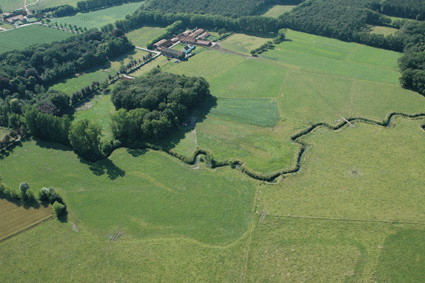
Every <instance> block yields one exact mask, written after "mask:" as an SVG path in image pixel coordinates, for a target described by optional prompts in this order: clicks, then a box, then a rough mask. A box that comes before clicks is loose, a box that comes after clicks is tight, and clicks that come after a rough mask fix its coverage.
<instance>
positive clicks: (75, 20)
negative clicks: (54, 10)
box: [51, 2, 143, 29]
mask: <svg viewBox="0 0 425 283" xmlns="http://www.w3.org/2000/svg"><path fill="white" fill-rule="evenodd" d="M142 4H143V2H138V3H129V4H123V5H120V6H115V7H111V8H107V9H103V10H98V11H94V12H88V13H78V14H77V15H75V16H71V17H63V18H57V19H52V22H51V24H53V25H54V24H55V22H57V23H58V24H65V23H66V24H68V25H72V26H74V25H76V26H77V27H82V28H88V29H90V28H101V27H103V26H105V25H107V24H113V23H115V22H116V21H117V20H121V19H123V18H124V17H125V16H126V15H129V14H132V13H133V12H134V11H136V10H137V9H139V8H140V6H141V5H142Z"/></svg>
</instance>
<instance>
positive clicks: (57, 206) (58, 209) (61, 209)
mask: <svg viewBox="0 0 425 283" xmlns="http://www.w3.org/2000/svg"><path fill="white" fill-rule="evenodd" d="M53 211H54V212H55V214H56V216H57V217H59V216H61V215H63V214H64V213H65V212H66V205H64V204H62V203H59V202H57V201H55V203H54V204H53Z"/></svg>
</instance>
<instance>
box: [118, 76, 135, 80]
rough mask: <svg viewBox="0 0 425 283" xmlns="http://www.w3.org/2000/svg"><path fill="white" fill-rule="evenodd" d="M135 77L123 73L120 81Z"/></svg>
mask: <svg viewBox="0 0 425 283" xmlns="http://www.w3.org/2000/svg"><path fill="white" fill-rule="evenodd" d="M134 79H135V78H134V77H132V76H128V75H126V74H123V75H122V77H121V78H120V80H121V81H131V80H134Z"/></svg>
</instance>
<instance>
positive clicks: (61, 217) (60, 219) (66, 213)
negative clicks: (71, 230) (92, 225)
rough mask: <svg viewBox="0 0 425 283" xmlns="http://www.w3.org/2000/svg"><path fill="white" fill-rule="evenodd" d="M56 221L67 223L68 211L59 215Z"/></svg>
mask: <svg viewBox="0 0 425 283" xmlns="http://www.w3.org/2000/svg"><path fill="white" fill-rule="evenodd" d="M58 220H59V221H60V222H62V223H68V211H65V212H64V213H62V214H61V215H59V216H58Z"/></svg>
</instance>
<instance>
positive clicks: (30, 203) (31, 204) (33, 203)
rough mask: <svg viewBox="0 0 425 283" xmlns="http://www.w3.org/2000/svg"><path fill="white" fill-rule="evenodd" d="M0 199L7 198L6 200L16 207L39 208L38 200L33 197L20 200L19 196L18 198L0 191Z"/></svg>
mask: <svg viewBox="0 0 425 283" xmlns="http://www.w3.org/2000/svg"><path fill="white" fill-rule="evenodd" d="M0 199H4V200H7V201H8V202H10V203H13V204H14V205H16V206H17V207H23V208H25V209H26V210H28V209H30V208H34V209H39V208H40V207H41V204H40V202H38V201H37V200H35V199H26V200H22V199H20V198H19V199H18V198H13V197H11V196H10V194H7V193H4V192H0Z"/></svg>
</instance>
